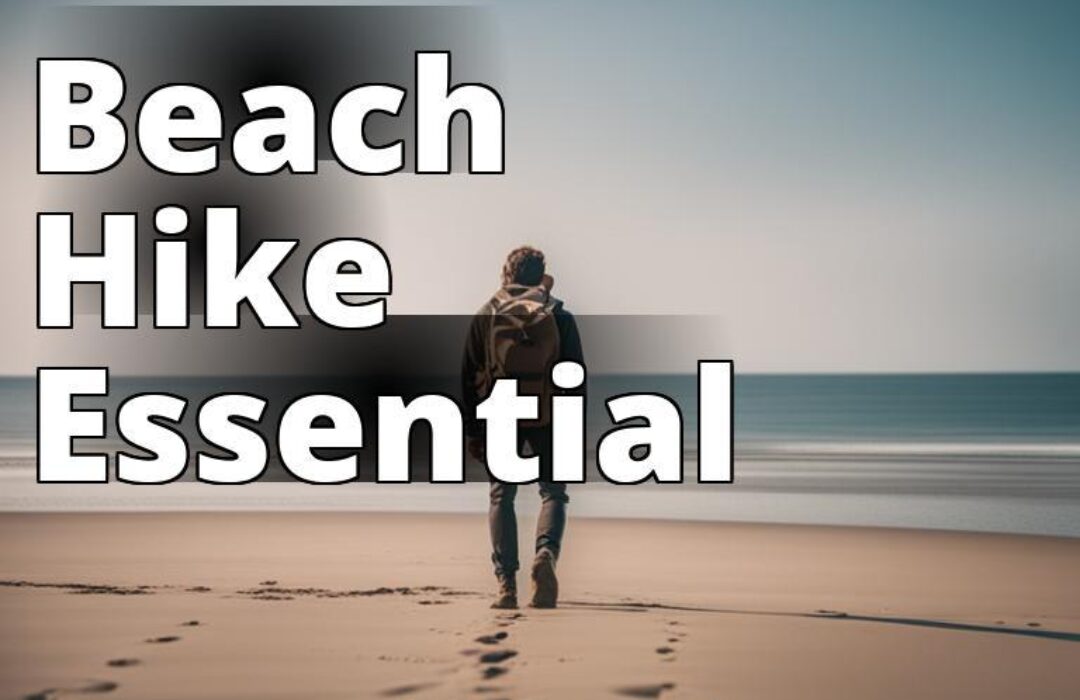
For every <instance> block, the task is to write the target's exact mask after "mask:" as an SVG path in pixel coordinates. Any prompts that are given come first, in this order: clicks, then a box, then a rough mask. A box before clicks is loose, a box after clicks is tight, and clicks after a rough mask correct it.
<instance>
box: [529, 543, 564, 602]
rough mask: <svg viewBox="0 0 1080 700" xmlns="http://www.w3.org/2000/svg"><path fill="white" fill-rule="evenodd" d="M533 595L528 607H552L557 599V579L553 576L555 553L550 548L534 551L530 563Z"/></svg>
mask: <svg viewBox="0 0 1080 700" xmlns="http://www.w3.org/2000/svg"><path fill="white" fill-rule="evenodd" d="M532 582H533V597H532V602H530V603H529V607H530V608H554V607H555V603H556V602H557V601H558V599H559V580H558V579H557V578H555V555H554V554H552V553H551V550H550V549H541V550H540V551H539V552H537V553H536V558H535V559H533V565H532Z"/></svg>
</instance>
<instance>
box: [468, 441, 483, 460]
mask: <svg viewBox="0 0 1080 700" xmlns="http://www.w3.org/2000/svg"><path fill="white" fill-rule="evenodd" d="M467 447H468V450H469V454H470V455H472V456H473V459H475V460H476V461H478V462H483V461H484V441H483V440H482V439H480V438H469V442H468V444H467Z"/></svg>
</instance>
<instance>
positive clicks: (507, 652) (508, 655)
mask: <svg viewBox="0 0 1080 700" xmlns="http://www.w3.org/2000/svg"><path fill="white" fill-rule="evenodd" d="M515 656H517V652H516V651H514V650H513V649H499V650H498V651H489V652H488V653H486V654H481V656H480V663H482V664H501V663H502V662H503V661H506V660H507V659H512V658H514V657H515Z"/></svg>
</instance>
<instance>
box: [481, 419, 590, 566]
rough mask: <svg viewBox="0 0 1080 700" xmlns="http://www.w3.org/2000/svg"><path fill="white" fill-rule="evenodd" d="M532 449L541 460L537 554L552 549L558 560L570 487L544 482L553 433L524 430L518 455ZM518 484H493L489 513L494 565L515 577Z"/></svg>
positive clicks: (520, 434) (542, 429) (547, 473)
mask: <svg viewBox="0 0 1080 700" xmlns="http://www.w3.org/2000/svg"><path fill="white" fill-rule="evenodd" d="M525 445H528V446H529V449H530V450H531V451H532V453H533V454H536V455H539V456H540V463H541V468H540V473H541V478H540V481H539V484H538V485H539V487H540V515H539V517H538V518H537V521H536V551H540V550H541V549H548V550H550V551H551V553H552V554H553V555H555V557H558V556H559V550H560V549H561V547H562V538H563V532H564V531H565V529H566V504H567V502H568V501H569V500H570V498H569V496H567V495H566V484H562V483H554V482H551V481H548V480H547V479H545V478H544V476H545V475H550V474H551V469H550V464H549V463H550V460H551V431H550V429H547V428H523V429H520V430H519V431H518V452H519V453H521V451H522V448H523V447H524V446H525ZM517 490H518V485H517V484H505V483H503V482H501V481H492V482H491V494H490V496H491V503H490V506H489V509H488V525H489V526H490V528H491V548H492V554H491V561H492V563H493V564H494V565H495V575H496V576H498V577H499V578H503V577H512V576H513V575H514V573H515V572H516V571H517V570H518V568H519V562H518V531H517V514H516V513H515V512H514V498H515V497H516V496H517Z"/></svg>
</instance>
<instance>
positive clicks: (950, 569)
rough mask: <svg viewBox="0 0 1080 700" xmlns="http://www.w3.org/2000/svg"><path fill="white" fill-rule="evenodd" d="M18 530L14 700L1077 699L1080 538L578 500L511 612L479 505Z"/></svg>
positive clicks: (8, 539) (50, 517) (6, 592)
mask: <svg viewBox="0 0 1080 700" xmlns="http://www.w3.org/2000/svg"><path fill="white" fill-rule="evenodd" d="M523 524H524V523H523ZM0 527H2V528H3V532H4V533H5V534H4V537H3V538H2V539H0V580H2V585H0V620H3V622H2V625H3V632H4V633H3V635H2V641H0V694H2V695H3V697H14V698H23V697H25V698H50V697H65V696H69V695H70V696H78V695H84V694H102V693H108V696H109V697H115V698H145V699H153V698H175V697H180V696H183V697H190V698H220V697H226V696H227V697H234V698H253V699H254V698H260V699H266V698H297V697H312V698H359V697H416V698H458V697H472V696H475V697H482V698H503V697H506V698H511V697H512V698H551V697H619V696H623V697H644V698H648V697H663V698H719V697H725V698H727V697H730V698H751V697H778V698H779V697H794V696H798V697H811V698H838V697H863V698H867V697H874V698H879V697H896V698H911V697H923V698H925V697H941V698H958V697H980V698H1016V697H1029V698H1056V697H1060V698H1072V697H1077V696H1078V695H1080V677H1078V676H1077V674H1076V672H1075V668H1076V664H1077V663H1078V662H1080V597H1078V596H1077V595H1076V584H1077V581H1080V540H1076V539H1066V538H1050V537H1025V536H1007V535H986V534H966V533H946V532H931V531H915V530H888V529H872V528H830V527H810V526H787V525H776V526H772V525H753V524H739V525H736V524H722V523H721V524H717V523H683V522H673V521H661V522H655V521H654V522H649V521H633V520H614V519H604V520H600V519H598V520H590V519H576V520H573V521H572V523H571V530H570V531H569V533H568V538H567V546H566V550H565V553H564V556H563V559H562V561H561V562H560V570H559V571H560V577H561V583H562V603H561V605H560V607H559V609H557V610H550V611H548V610H545V611H537V610H531V609H527V608H523V609H522V610H520V611H517V612H506V611H493V610H490V609H488V603H489V598H490V594H491V590H492V580H491V576H490V571H489V565H488V561H487V557H488V545H487V532H486V523H485V521H484V520H483V518H482V517H479V516H475V515H414V514H370V513H365V514H352V513H319V514H316V513H281V514H275V513H188V514H185V513H171V514H153V513H142V514H137V513H126V514H48V513H44V514H4V515H0ZM525 530H526V528H523V539H524V537H525V535H524V531H525ZM523 547H524V542H523ZM523 551H526V550H524V549H523ZM526 565H527V563H526ZM526 583H527V581H526V577H525V576H524V575H522V576H521V584H522V585H523V586H524V585H526Z"/></svg>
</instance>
